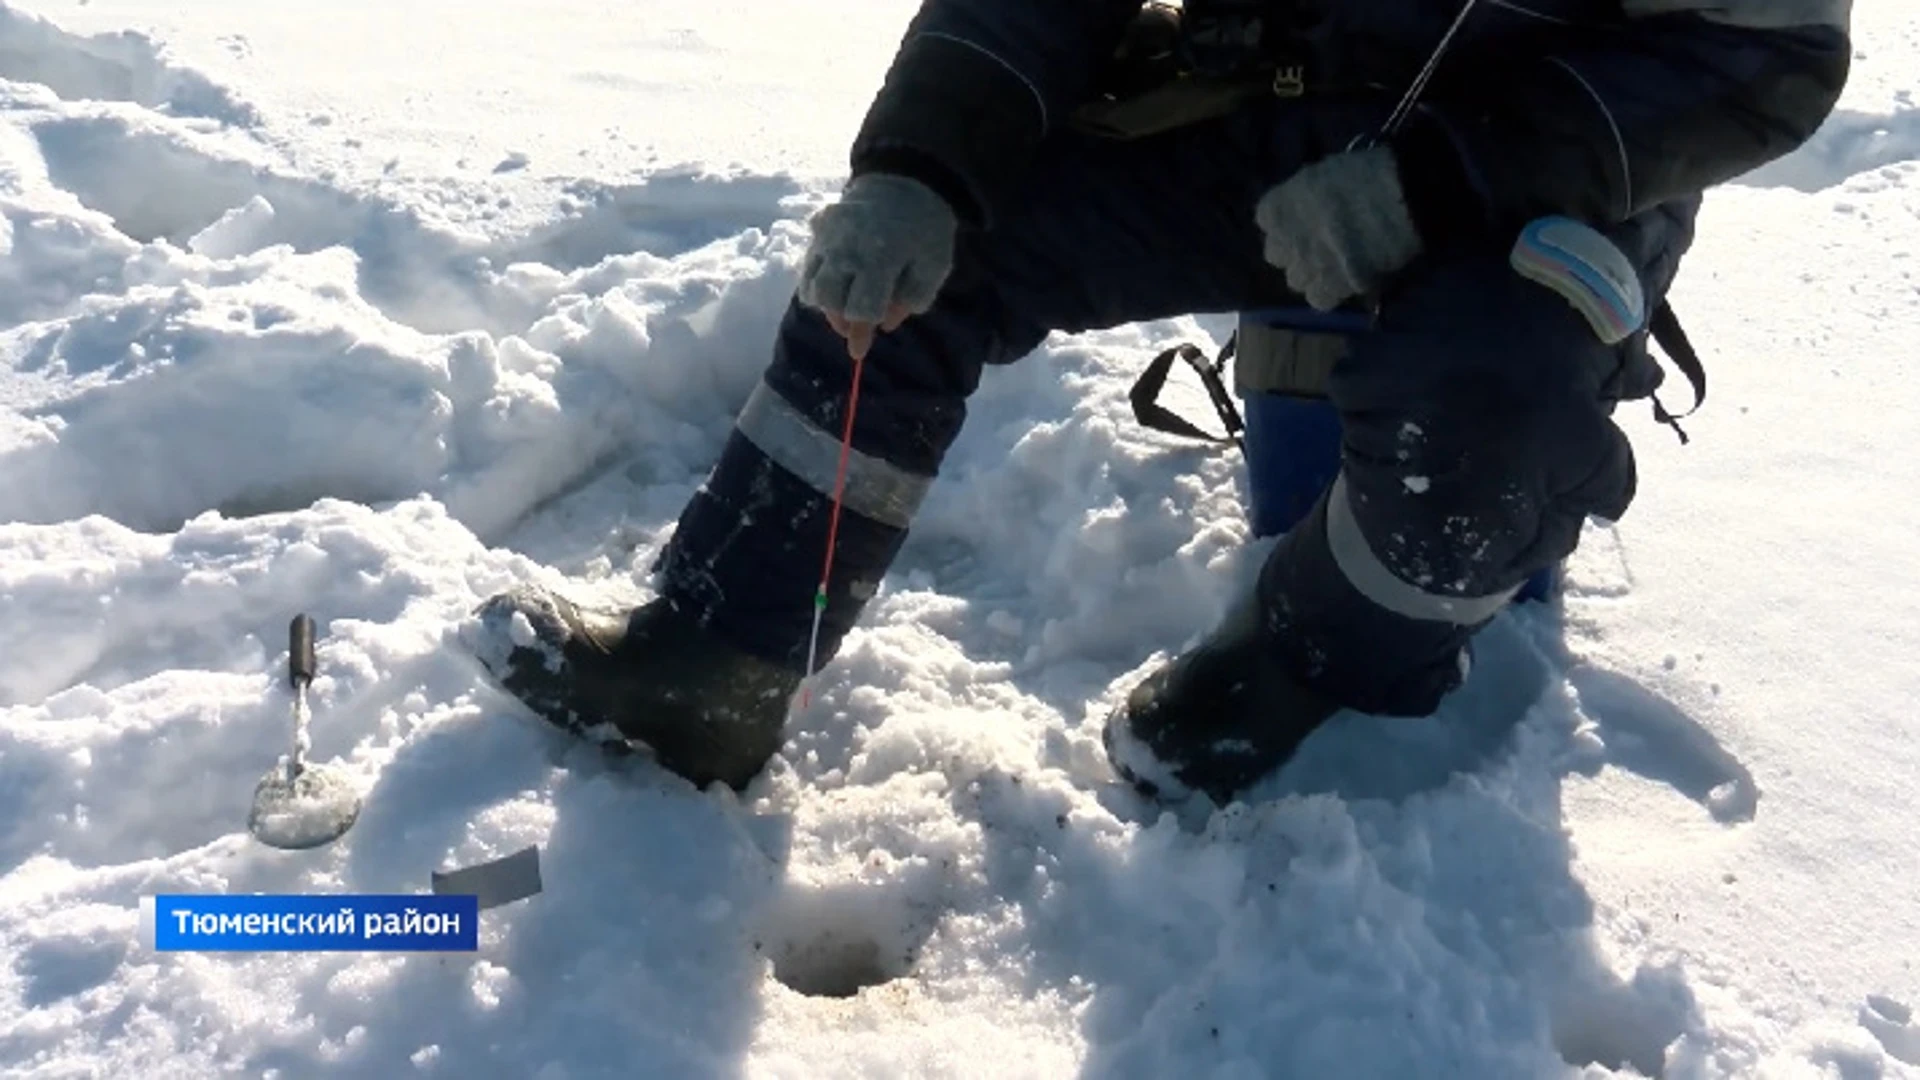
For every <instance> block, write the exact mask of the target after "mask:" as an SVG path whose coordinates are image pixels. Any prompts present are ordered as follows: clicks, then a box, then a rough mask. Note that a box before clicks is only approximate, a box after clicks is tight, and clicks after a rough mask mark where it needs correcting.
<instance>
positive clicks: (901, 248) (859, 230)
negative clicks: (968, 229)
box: [800, 173, 958, 357]
mask: <svg viewBox="0 0 1920 1080" xmlns="http://www.w3.org/2000/svg"><path fill="white" fill-rule="evenodd" d="M811 224H812V227H813V242H812V243H811V244H810V245H809V246H808V247H807V254H806V259H805V261H804V262H803V263H802V264H801V268H800V302H801V303H802V304H805V305H807V306H808V307H812V308H818V309H819V310H820V311H822V312H823V313H825V314H826V316H827V320H828V321H829V322H831V323H832V324H833V328H834V329H835V330H836V331H839V333H840V334H841V335H842V336H844V337H845V338H846V339H847V348H848V351H849V352H850V353H852V354H853V355H854V356H856V357H859V356H865V355H866V351H867V347H868V346H869V345H871V344H872V342H873V332H874V328H875V327H876V326H877V327H879V328H880V329H882V330H892V329H894V328H895V327H897V326H899V325H900V324H901V323H902V322H904V321H905V320H906V319H907V317H908V316H910V315H918V314H920V313H922V312H924V311H926V310H927V309H928V308H930V307H932V306H933V301H934V298H935V297H936V296H938V295H939V293H940V286H941V285H943V284H945V282H946V280H947V274H948V273H949V272H950V271H952V269H953V238H954V232H955V230H956V229H957V228H958V221H957V220H956V218H955V217H954V213H953V208H952V207H950V206H948V205H947V203H946V200H944V199H942V198H941V197H940V196H939V195H936V194H935V193H934V192H933V190H932V189H931V188H929V187H927V186H926V185H925V184H922V183H921V182H920V181H918V180H913V179H909V178H907V177H904V176H895V175H892V174H890V173H867V174H865V175H863V176H858V177H855V178H854V180H853V182H852V183H850V184H848V185H847V189H846V191H844V192H842V193H841V196H840V201H839V202H837V203H835V204H833V205H832V206H829V207H827V208H826V209H824V210H822V211H820V212H819V213H817V214H815V215H814V216H813V221H812V222H811Z"/></svg>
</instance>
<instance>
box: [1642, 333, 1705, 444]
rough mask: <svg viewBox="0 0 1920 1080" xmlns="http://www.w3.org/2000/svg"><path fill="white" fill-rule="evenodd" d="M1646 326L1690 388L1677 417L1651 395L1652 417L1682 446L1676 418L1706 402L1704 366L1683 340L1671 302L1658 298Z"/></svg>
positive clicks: (1681, 430) (1682, 433)
mask: <svg viewBox="0 0 1920 1080" xmlns="http://www.w3.org/2000/svg"><path fill="white" fill-rule="evenodd" d="M1647 329H1648V330H1649V331H1651V332H1652V334H1653V340H1654V341H1655V342H1657V343H1659V345H1660V351H1662V352H1664V353H1666V354H1667V358H1668V359H1670V360H1672V361H1673V366H1674V367H1677V368H1679V369H1680V374H1682V375H1685V376H1686V377H1687V385H1689V386H1691V387H1693V405H1692V407H1691V408H1689V409H1687V411H1686V412H1683V413H1681V414H1680V415H1679V416H1675V415H1674V414H1673V413H1671V412H1668V411H1667V407H1666V406H1665V405H1663V404H1661V403H1660V395H1658V394H1655V395H1653V418H1654V419H1655V420H1658V421H1660V422H1661V423H1663V424H1665V425H1667V426H1668V427H1670V428H1672V429H1673V430H1674V433H1675V434H1677V435H1679V436H1680V443H1681V445H1683V446H1684V445H1686V443H1687V442H1688V439H1687V432H1686V429H1684V428H1682V427H1681V426H1680V418H1681V417H1683V416H1692V415H1693V414H1694V413H1695V412H1696V411H1697V410H1698V409H1699V408H1700V406H1701V405H1702V404H1704V403H1705V402H1706V400H1707V369H1706V366H1705V365H1704V364H1702V363H1701V362H1700V354H1699V353H1697V352H1695V351H1694V349H1693V342H1691V341H1688V340H1687V332H1686V330H1685V329H1683V328H1682V327H1681V325H1680V317H1679V316H1677V315H1675V314H1674V313H1673V305H1671V304H1669V303H1667V302H1666V301H1665V300H1662V301H1661V302H1660V306H1659V307H1657V308H1655V309H1654V311H1653V316H1652V317H1651V318H1650V319H1648V321H1647Z"/></svg>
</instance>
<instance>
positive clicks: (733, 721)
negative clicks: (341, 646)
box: [474, 588, 800, 790]
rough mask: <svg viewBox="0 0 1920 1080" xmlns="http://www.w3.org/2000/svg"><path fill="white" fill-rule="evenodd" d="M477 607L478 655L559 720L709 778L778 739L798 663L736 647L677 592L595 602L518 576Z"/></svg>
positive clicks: (723, 775) (769, 752)
mask: <svg viewBox="0 0 1920 1080" xmlns="http://www.w3.org/2000/svg"><path fill="white" fill-rule="evenodd" d="M478 614H479V618H480V624H481V641H480V642H479V643H478V646H477V647H476V648H475V650H474V651H475V654H476V655H477V656H478V657H479V658H480V661H481V663H482V664H483V665H484V666H485V667H486V668H487V670H488V671H489V672H490V673H491V674H492V675H493V677H494V678H495V679H496V680H498V682H499V683H500V685H501V686H502V687H503V688H504V689H506V690H507V691H508V692H509V693H511V694H513V695H514V696H515V697H517V698H519V699H520V700H521V701H522V702H524V703H525V704H526V705H527V707H528V708H530V709H532V710H533V711H534V713H536V714H537V715H539V716H540V717H542V718H544V719H545V720H547V721H548V722H550V723H552V724H554V725H556V726H558V727H560V728H562V729H563V730H566V731H569V732H572V733H574V734H578V735H581V736H583V737H587V738H591V739H595V740H596V741H602V742H613V743H622V742H638V743H643V744H645V745H646V746H647V747H649V748H650V749H651V750H652V751H653V753H654V756H655V758H656V759H657V760H658V761H659V762H660V764H661V765H663V766H665V767H666V768H667V769H669V770H671V771H672V772H674V773H677V774H679V775H680V776H682V777H685V778H686V779H687V780H689V781H690V782H692V783H693V784H694V786H696V787H701V788H704V787H706V786H707V785H708V784H711V783H713V782H714V781H719V782H720V783H723V784H726V785H727V786H729V787H731V788H734V789H735V790H740V789H744V788H745V787H746V786H747V784H748V783H749V782H751V781H752V780H753V778H754V777H755V776H757V775H759V773H760V771H761V769H763V768H764V767H765V766H766V764H767V762H768V761H769V760H770V759H771V758H772V757H773V755H774V754H775V753H776V752H778V751H779V749H780V745H781V741H782V728H783V726H784V725H785V722H786V715H787V703H788V700H789V699H790V698H791V697H792V696H793V694H794V692H795V691H796V690H797V689H798V688H799V685H800V676H799V674H798V673H795V672H793V671H789V670H787V669H786V668H783V667H778V666H775V665H773V664H770V663H768V662H766V661H764V660H760V659H757V658H755V657H753V656H750V655H748V654H746V653H743V652H740V651H738V650H736V649H733V648H730V647H728V646H727V645H725V644H723V643H722V642H720V641H719V640H718V639H717V638H716V637H714V636H713V635H712V634H710V633H709V632H707V631H706V630H704V629H702V628H701V627H700V626H699V625H697V624H696V623H695V622H694V620H693V619H691V618H690V617H688V616H687V615H685V614H684V613H683V612H681V611H680V610H679V609H678V608H677V607H676V606H675V605H674V604H673V603H672V602H671V601H669V600H666V599H659V600H654V601H652V602H651V603H648V604H646V605H644V606H642V607H640V608H637V609H635V610H633V611H631V612H592V611H583V610H582V609H580V608H578V607H576V606H575V605H573V604H572V603H570V602H568V601H567V600H566V599H565V598H563V597H560V596H556V595H554V594H552V593H548V592H546V591H544V590H540V589H534V588H521V589H518V590H515V591H513V592H508V593H502V594H501V595H499V596H495V597H493V598H492V599H491V600H488V601H487V602H486V603H485V604H483V605H482V606H481V608H480V610H479V612H478Z"/></svg>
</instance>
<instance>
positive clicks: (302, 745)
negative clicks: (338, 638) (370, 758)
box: [247, 613, 360, 850]
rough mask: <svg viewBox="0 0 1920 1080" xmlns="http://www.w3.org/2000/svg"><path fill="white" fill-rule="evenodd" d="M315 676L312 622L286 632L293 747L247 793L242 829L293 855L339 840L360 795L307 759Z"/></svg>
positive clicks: (302, 618)
mask: <svg viewBox="0 0 1920 1080" xmlns="http://www.w3.org/2000/svg"><path fill="white" fill-rule="evenodd" d="M314 671H315V662H314V650H313V619H312V618H310V617H309V616H307V615H306V614H305V613H302V614H299V615H295V616H294V617H293V623H292V625H290V626H289V627H288V628H287V684H288V686H289V687H290V688H291V689H292V691H293V748H292V751H291V752H290V753H288V754H287V756H286V757H284V758H282V759H281V760H280V764H279V766H278V767H276V768H274V769H273V770H272V771H271V772H269V773H267V774H266V775H265V776H263V777H261V778H260V783H259V784H258V785H256V786H255V787H254V789H253V812H252V813H251V814H249V815H248V817H247V829H248V830H249V831H250V832H252V833H253V835H254V837H255V838H256V839H258V840H259V841H260V842H261V843H263V844H268V845H270V846H272V847H277V848H287V849H289V850H299V849H302V848H313V847H319V846H320V845H322V844H327V843H331V842H333V841H334V840H337V839H339V838H340V835H341V834H342V833H344V832H346V831H347V830H348V829H350V828H352V827H353V823H354V821H355V820H356V819H358V818H359V816H360V795H359V793H358V792H356V791H355V790H354V787H353V783H352V782H351V781H349V780H348V779H347V778H346V777H345V776H344V775H343V774H342V773H341V772H340V771H339V770H338V769H336V768H332V767H329V766H326V765H315V764H313V763H312V762H309V761H308V760H307V754H308V753H309V752H310V751H311V750H312V749H313V744H312V741H311V740H310V739H309V738H308V736H307V716H308V709H307V687H308V686H309V685H310V684H312V682H313V676H314Z"/></svg>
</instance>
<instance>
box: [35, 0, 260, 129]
mask: <svg viewBox="0 0 1920 1080" xmlns="http://www.w3.org/2000/svg"><path fill="white" fill-rule="evenodd" d="M0 79H6V80H10V81H13V82H23V83H39V84H41V85H43V86H46V87H47V88H48V89H50V90H52V91H53V92H54V93H56V94H58V95H59V96H60V97H62V98H65V99H68V100H70V101H120V102H127V103H129V104H134V105H140V106H144V107H146V108H149V109H157V110H160V111H162V112H165V113H167V114H169V115H172V116H181V117H203V118H207V119H212V120H218V121H222V122H225V123H233V124H249V123H254V122H257V121H258V119H259V117H258V115H257V114H256V113H255V112H254V111H253V109H252V108H251V107H249V106H248V105H246V104H244V103H243V102H240V101H238V100H236V99H235V98H234V97H233V96H232V95H231V94H230V93H228V91H227V90H226V89H225V88H223V87H220V86H218V85H216V84H214V83H213V82H212V81H211V80H209V79H207V78H206V76H204V75H202V74H200V73H199V72H197V71H193V70H191V69H188V68H183V67H179V66H176V65H174V64H172V63H170V62H169V61H168V60H167V59H166V56H165V54H164V51H163V50H162V49H161V48H160V47H159V46H158V45H156V44H155V43H154V42H153V41H151V40H150V39H148V38H147V37H146V36H145V35H143V34H138V33H134V32H132V31H122V32H120V33H117V34H102V35H96V36H93V37H81V36H78V35H75V34H70V33H67V32H66V31H64V30H61V29H59V28H58V27H56V26H54V25H53V24H52V23H50V22H48V21H46V20H45V19H40V18H36V17H34V16H32V15H28V14H26V13H24V12H20V11H15V10H13V9H12V8H11V7H10V6H8V5H6V4H0Z"/></svg>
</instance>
